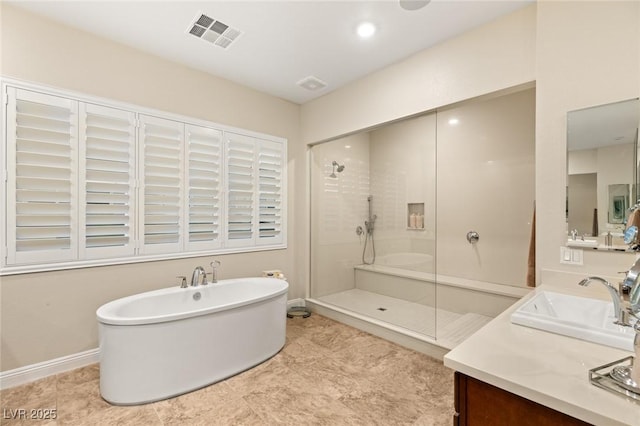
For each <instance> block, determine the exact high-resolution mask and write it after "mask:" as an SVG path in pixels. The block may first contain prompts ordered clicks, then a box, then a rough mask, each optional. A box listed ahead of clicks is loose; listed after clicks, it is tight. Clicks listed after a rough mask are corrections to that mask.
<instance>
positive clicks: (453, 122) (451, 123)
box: [449, 118, 460, 126]
mask: <svg viewBox="0 0 640 426" xmlns="http://www.w3.org/2000/svg"><path fill="white" fill-rule="evenodd" d="M458 123H460V120H458V119H457V118H451V119H450V120H449V124H450V125H451V126H455V125H456V124H458Z"/></svg>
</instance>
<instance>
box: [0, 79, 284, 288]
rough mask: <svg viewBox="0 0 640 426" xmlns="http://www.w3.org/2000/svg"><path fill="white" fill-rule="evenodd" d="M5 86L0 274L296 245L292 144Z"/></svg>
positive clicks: (56, 92) (0, 149)
mask: <svg viewBox="0 0 640 426" xmlns="http://www.w3.org/2000/svg"><path fill="white" fill-rule="evenodd" d="M0 84H1V87H2V93H3V110H2V113H3V114H2V120H3V126H2V128H3V129H4V134H3V135H2V146H1V147H0V160H2V164H0V166H1V167H2V170H1V171H2V174H3V175H4V177H5V179H4V180H3V181H2V185H0V205H1V206H2V208H3V209H4V212H3V214H2V215H0V221H1V222H2V223H1V224H0V250H1V252H2V256H1V257H0V276H2V275H10V274H19V273H26V272H36V271H47V270H56V269H67V268H77V267H87V266H97V265H111V264H120V263H131V262H139V261H148V260H163V259H175V258H184V257H196V256H203V255H209V254H211V255H215V254H222V253H241V252H247V251H255V250H271V249H281V248H286V241H287V240H286V227H287V226H286V189H287V188H286V181H287V177H286V166H287V145H286V142H287V141H286V140H285V139H281V138H277V137H272V136H268V135H263V134H259V133H253V132H250V131H245V130H241V129H234V128H226V127H224V126H218V125H216V124H215V123H210V122H208V121H204V120H198V119H192V118H189V117H182V116H178V115H174V114H169V113H163V112H160V111H155V110H151V109H146V108H142V107H137V106H134V105H128V104H122V103H119V102H116V101H109V100H104V99H96V98H93V97H88V96H83V95H78V94H74V93H70V92H66V91H62V90H56V89H51V88H46V87H41V86H38V85H34V84H28V83H22V82H17V81H14V80H9V79H3V80H2V81H0Z"/></svg>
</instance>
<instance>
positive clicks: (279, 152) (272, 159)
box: [256, 140, 286, 245]
mask: <svg viewBox="0 0 640 426" xmlns="http://www.w3.org/2000/svg"><path fill="white" fill-rule="evenodd" d="M285 162H286V155H285V149H284V144H282V143H277V142H271V141H266V140H261V141H260V142H259V143H258V223H259V226H258V241H257V242H256V244H258V245H265V244H280V243H282V242H283V239H284V232H283V214H282V213H283V212H282V210H283V208H285V205H284V202H283V201H284V200H283V198H284V187H283V185H284V168H285V167H284V165H285Z"/></svg>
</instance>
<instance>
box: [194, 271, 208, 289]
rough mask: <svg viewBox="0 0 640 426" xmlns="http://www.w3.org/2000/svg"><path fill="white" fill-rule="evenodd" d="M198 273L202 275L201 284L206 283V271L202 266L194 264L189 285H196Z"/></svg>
mask: <svg viewBox="0 0 640 426" xmlns="http://www.w3.org/2000/svg"><path fill="white" fill-rule="evenodd" d="M200 275H202V285H206V284H207V273H206V272H205V271H204V268H203V267H202V266H196V268H195V269H194V270H193V274H192V275H191V287H196V286H197V285H198V280H199V279H200Z"/></svg>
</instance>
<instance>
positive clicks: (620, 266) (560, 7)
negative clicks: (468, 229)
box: [536, 1, 640, 287]
mask: <svg viewBox="0 0 640 426" xmlns="http://www.w3.org/2000/svg"><path fill="white" fill-rule="evenodd" d="M537 9H538V13H537V28H538V31H537V33H538V36H537V55H536V56H537V61H536V64H537V66H536V87H537V99H536V102H537V106H536V198H537V207H538V212H537V227H538V237H537V241H536V242H537V261H538V268H541V269H543V270H544V271H543V274H542V275H543V280H546V279H547V278H546V277H548V281H551V280H553V281H554V282H555V283H557V284H564V285H567V286H574V285H575V283H576V279H575V278H576V276H584V275H586V274H594V275H603V276H608V277H610V278H613V279H616V280H619V279H620V278H621V275H620V274H618V271H624V270H625V269H628V268H629V267H630V266H631V264H632V263H633V260H634V258H635V255H634V254H620V253H601V252H596V251H593V250H585V251H584V265H583V266H573V265H562V264H560V250H559V247H560V246H561V245H562V244H563V243H564V241H565V238H566V222H565V221H564V206H565V188H564V182H566V176H567V168H566V162H567V153H566V115H567V112H568V111H572V110H576V109H581V108H586V107H590V106H594V105H600V104H605V103H609V102H616V101H621V100H625V99H630V98H633V97H638V96H639V95H640V80H639V78H638V76H639V75H640V49H639V45H640V2H616V1H606V2H604V1H603V2H597V1H596V2H571V1H542V2H538V3H537ZM548 271H549V272H548ZM550 271H562V272H565V273H576V276H574V277H571V278H565V276H564V275H563V274H555V273H552V272H550ZM592 287H593V286H592Z"/></svg>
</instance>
